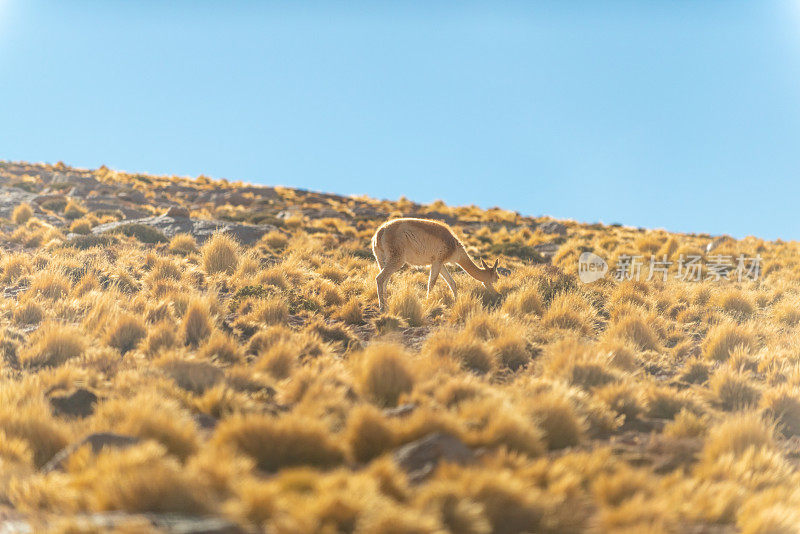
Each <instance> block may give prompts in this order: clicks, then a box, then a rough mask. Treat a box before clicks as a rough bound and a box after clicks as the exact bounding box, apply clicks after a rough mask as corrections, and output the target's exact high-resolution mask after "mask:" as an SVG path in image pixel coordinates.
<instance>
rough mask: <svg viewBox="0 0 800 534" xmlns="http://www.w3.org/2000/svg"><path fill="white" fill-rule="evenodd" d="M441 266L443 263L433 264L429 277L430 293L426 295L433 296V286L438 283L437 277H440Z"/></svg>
mask: <svg viewBox="0 0 800 534" xmlns="http://www.w3.org/2000/svg"><path fill="white" fill-rule="evenodd" d="M441 268H442V264H441V263H432V264H431V275H430V276H429V277H428V293H427V294H426V295H425V296H426V297H430V296H431V291H432V290H433V286H434V285H435V284H436V279H437V278H439V269H441Z"/></svg>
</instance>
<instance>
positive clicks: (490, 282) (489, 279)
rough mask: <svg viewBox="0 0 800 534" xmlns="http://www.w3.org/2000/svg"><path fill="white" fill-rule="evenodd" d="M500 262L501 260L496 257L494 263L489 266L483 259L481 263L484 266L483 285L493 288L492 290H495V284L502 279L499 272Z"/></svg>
mask: <svg viewBox="0 0 800 534" xmlns="http://www.w3.org/2000/svg"><path fill="white" fill-rule="evenodd" d="M498 263H500V260H499V259H496V260H494V265H492V266H491V267H489V266H488V265H486V262H485V261H483V260H481V265H482V266H483V269H482V270H483V272H484V280H483V285H484V286H486V287H487V288H489V289H491V290H492V291H495V289H494V284H495V282H497V281H498V280H499V279H500V275H498V274H497V264H498Z"/></svg>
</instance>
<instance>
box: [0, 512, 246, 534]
mask: <svg viewBox="0 0 800 534" xmlns="http://www.w3.org/2000/svg"><path fill="white" fill-rule="evenodd" d="M70 520H71V523H72V524H73V525H74V526H75V527H76V529H75V531H76V532H77V531H78V530H79V531H80V532H122V531H124V532H151V531H154V532H163V533H165V534H240V533H243V532H245V531H244V530H242V528H241V527H239V526H237V525H236V524H234V523H231V522H230V521H228V520H227V519H223V518H220V517H195V516H188V515H180V514H130V513H127V512H100V513H96V514H78V515H74V516H71V517H70ZM28 532H34V528H33V526H32V525H31V524H30V523H28V522H27V521H25V520H13V521H3V522H1V523H0V534H5V533H9V534H10V533H14V534H16V533H20V534H21V533H28Z"/></svg>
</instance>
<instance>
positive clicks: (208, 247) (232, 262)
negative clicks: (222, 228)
mask: <svg viewBox="0 0 800 534" xmlns="http://www.w3.org/2000/svg"><path fill="white" fill-rule="evenodd" d="M200 252H201V254H202V255H203V266H204V267H205V270H206V272H207V273H208V274H217V273H227V274H233V271H235V270H236V266H237V265H239V245H238V244H237V243H236V241H234V240H233V238H231V237H230V236H228V235H226V234H223V233H217V234H214V235H213V236H212V237H211V239H209V240H208V241H207V242H206V244H205V245H203V248H202V249H201V251H200Z"/></svg>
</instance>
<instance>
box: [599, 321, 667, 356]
mask: <svg viewBox="0 0 800 534" xmlns="http://www.w3.org/2000/svg"><path fill="white" fill-rule="evenodd" d="M607 333H608V336H609V337H610V338H612V339H613V338H618V339H623V340H625V341H628V342H630V343H632V344H633V345H634V346H636V347H637V348H638V349H639V350H658V349H659V342H658V338H657V336H656V334H655V332H653V329H652V328H650V325H649V324H647V322H646V321H645V320H644V319H642V318H641V317H636V316H627V317H624V318H623V319H621V320H620V321H618V322H616V323H614V324H613V325H612V326H610V327H609V328H608V331H607Z"/></svg>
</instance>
